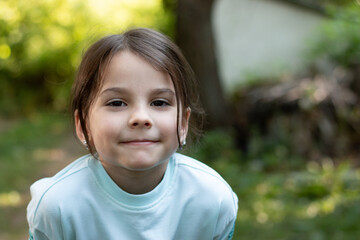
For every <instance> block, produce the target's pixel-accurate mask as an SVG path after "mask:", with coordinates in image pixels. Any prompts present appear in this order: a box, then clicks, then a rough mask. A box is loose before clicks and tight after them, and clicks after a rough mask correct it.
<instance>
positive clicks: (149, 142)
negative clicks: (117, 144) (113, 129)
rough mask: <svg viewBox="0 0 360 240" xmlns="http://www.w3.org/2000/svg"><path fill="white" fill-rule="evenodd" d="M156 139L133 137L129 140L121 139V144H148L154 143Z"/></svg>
mask: <svg viewBox="0 0 360 240" xmlns="http://www.w3.org/2000/svg"><path fill="white" fill-rule="evenodd" d="M157 142H158V141H154V140H148V139H135V140H129V141H123V142H121V143H122V144H125V145H132V146H150V145H153V144H156V143H157Z"/></svg>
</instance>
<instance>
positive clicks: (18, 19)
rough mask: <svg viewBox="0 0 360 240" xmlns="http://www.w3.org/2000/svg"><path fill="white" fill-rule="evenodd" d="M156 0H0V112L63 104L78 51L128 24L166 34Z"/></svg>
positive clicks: (168, 18)
mask: <svg viewBox="0 0 360 240" xmlns="http://www.w3.org/2000/svg"><path fill="white" fill-rule="evenodd" d="M173 18H174V17H173V15H172V13H171V12H170V11H167V10H165V9H164V8H163V6H162V1H161V0H151V1H145V2H144V1H140V0H136V1H135V0H132V1H131V0H121V1H91V0H87V1H81V0H74V1H70V0H50V1H35V0H30V1H29V0H19V1H9V0H0V36H1V37H0V114H2V115H5V114H19V113H20V114H24V113H25V114H31V113H34V112H36V111H37V110H38V109H39V108H44V107H51V108H52V109H56V110H64V109H66V107H67V103H68V98H69V92H70V86H71V84H72V80H73V78H74V75H75V69H76V68H77V65H78V63H79V60H80V57H81V52H82V51H83V49H84V48H86V47H87V46H89V44H90V42H93V41H94V39H97V38H99V36H103V35H105V34H109V33H118V32H120V31H121V30H124V29H126V28H128V27H134V26H141V27H153V28H156V29H159V30H161V31H164V32H165V33H167V34H172V25H171V24H173Z"/></svg>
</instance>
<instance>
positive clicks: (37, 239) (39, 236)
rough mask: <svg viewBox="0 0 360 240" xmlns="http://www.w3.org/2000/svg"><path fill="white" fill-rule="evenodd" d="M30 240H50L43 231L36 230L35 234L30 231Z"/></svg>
mask: <svg viewBox="0 0 360 240" xmlns="http://www.w3.org/2000/svg"><path fill="white" fill-rule="evenodd" d="M29 240H50V239H49V238H48V237H47V236H46V235H45V234H44V233H43V232H41V231H38V230H35V231H34V234H33V233H32V232H31V231H29Z"/></svg>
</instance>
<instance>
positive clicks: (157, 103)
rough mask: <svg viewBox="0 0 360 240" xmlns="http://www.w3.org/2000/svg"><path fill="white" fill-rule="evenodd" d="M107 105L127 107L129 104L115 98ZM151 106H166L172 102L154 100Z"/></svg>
mask: <svg viewBox="0 0 360 240" xmlns="http://www.w3.org/2000/svg"><path fill="white" fill-rule="evenodd" d="M106 105H107V106H110V107H125V106H127V104H126V103H125V102H124V101H121V100H113V101H111V102H109V103H107V104H106ZM150 106H154V107H166V106H170V103H169V102H167V101H165V100H154V101H153V102H151V103H150Z"/></svg>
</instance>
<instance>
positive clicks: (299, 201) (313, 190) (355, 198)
mask: <svg viewBox="0 0 360 240" xmlns="http://www.w3.org/2000/svg"><path fill="white" fill-rule="evenodd" d="M232 139H233V136H232V134H231V131H230V132H224V131H219V130H218V131H211V132H208V133H207V134H206V135H205V136H204V139H203V140H202V144H201V145H199V146H198V148H197V149H196V150H194V151H193V152H192V153H190V155H192V156H194V157H196V158H198V159H199V160H201V161H204V162H205V163H207V164H208V165H210V166H211V167H213V168H214V169H216V170H217V171H218V172H219V173H220V174H221V175H222V176H223V177H224V178H225V179H226V181H227V182H228V183H229V184H230V185H231V186H232V188H233V190H234V191H235V192H236V193H237V195H238V198H239V212H238V218H237V221H236V229H235V236H234V239H255V240H256V239H259V240H260V239H270V240H271V239H274V240H275V239H310V240H317V239H330V240H331V239H334V240H335V239H339V240H340V239H357V236H359V234H360V227H359V226H358V224H357V220H356V219H357V218H358V216H359V214H360V207H359V206H360V205H359V204H360V169H353V168H352V167H351V165H350V164H348V163H346V161H343V163H342V164H341V165H339V166H335V165H334V162H333V161H332V160H330V159H324V160H323V161H320V162H314V161H310V162H308V163H307V164H306V165H305V166H304V161H301V160H300V159H299V160H298V162H301V163H303V165H302V167H300V166H299V165H296V166H295V167H293V165H288V166H287V171H284V167H283V166H282V165H283V164H284V162H285V159H281V161H279V162H276V163H273V164H272V165H271V167H272V168H271V169H272V171H271V172H268V171H264V170H267V169H266V168H263V167H254V162H256V161H257V159H256V158H254V157H253V156H257V157H261V154H263V156H264V157H265V158H266V155H271V156H273V157H274V158H275V157H278V158H282V157H285V156H286V154H285V155H284V153H282V154H279V153H276V152H278V151H279V150H277V149H278V148H279V145H280V148H283V147H285V146H281V145H283V144H284V143H281V142H273V143H272V144H270V143H266V142H267V140H264V139H261V138H258V137H257V136H255V139H256V140H255V141H252V143H251V145H253V144H255V145H259V146H266V147H265V149H266V150H264V151H261V150H260V149H262V147H261V148H258V147H256V146H250V149H252V150H250V153H251V154H250V155H248V156H246V155H243V154H241V152H239V151H238V150H236V149H234V142H233V140H232ZM262 141H264V142H262ZM282 151H283V150H282ZM255 165H256V164H255Z"/></svg>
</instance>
